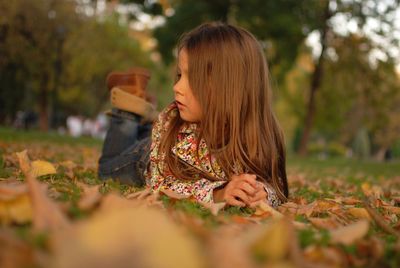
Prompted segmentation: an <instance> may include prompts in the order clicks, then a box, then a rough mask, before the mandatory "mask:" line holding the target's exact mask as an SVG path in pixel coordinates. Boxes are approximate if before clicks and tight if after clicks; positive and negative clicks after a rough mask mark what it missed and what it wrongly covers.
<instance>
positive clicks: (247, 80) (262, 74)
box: [160, 22, 288, 201]
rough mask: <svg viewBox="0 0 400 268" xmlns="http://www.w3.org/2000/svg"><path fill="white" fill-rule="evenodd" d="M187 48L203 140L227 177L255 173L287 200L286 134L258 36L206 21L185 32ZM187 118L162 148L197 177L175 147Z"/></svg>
mask: <svg viewBox="0 0 400 268" xmlns="http://www.w3.org/2000/svg"><path fill="white" fill-rule="evenodd" d="M182 49H185V50H186V51H187V53H188V60H189V63H188V65H189V73H188V77H189V83H190V87H191V89H192V91H193V95H194V96H195V98H196V99H197V100H198V102H199V104H200V107H201V108H202V119H201V121H200V123H199V126H200V128H199V129H200V130H199V133H198V137H199V138H198V142H199V141H200V139H202V138H204V140H205V142H206V144H207V148H208V149H209V151H210V153H211V154H212V155H213V156H215V157H216V159H217V162H218V164H219V165H220V166H221V168H222V169H223V171H224V172H225V174H226V176H227V177H228V178H231V176H232V175H234V174H235V173H237V172H239V173H251V174H255V175H257V177H258V179H259V180H263V181H266V182H268V183H270V184H272V185H273V186H274V188H275V189H276V191H277V194H278V196H279V198H280V199H281V200H283V201H285V200H286V198H287V197H288V185H287V178H286V167H285V165H286V164H285V163H286V160H285V146H284V138H283V134H282V131H281V129H280V127H279V125H278V123H277V120H276V118H275V115H274V113H273V111H272V105H271V99H272V96H271V95H272V94H271V89H270V85H269V78H268V66H267V62H266V60H265V57H264V54H263V51H262V48H261V46H260V44H259V42H258V41H257V39H256V38H255V37H254V36H253V35H252V34H251V33H249V32H248V31H246V30H244V29H242V28H240V27H236V26H232V25H229V24H223V23H219V22H213V23H205V24H202V25H200V26H198V27H197V28H195V29H194V30H192V31H190V32H188V33H186V34H184V35H183V36H182V38H181V40H180V42H179V44H178V51H181V50H182ZM184 123H185V122H184V121H183V120H182V119H181V118H180V117H179V115H178V116H176V117H174V118H173V119H172V122H171V123H170V125H169V126H170V127H169V129H168V130H166V132H165V135H163V138H162V140H161V145H160V152H161V153H164V154H165V161H166V164H167V166H168V168H169V170H170V171H171V172H172V173H173V174H174V175H175V176H176V177H178V178H181V179H194V178H196V177H198V176H194V174H196V171H195V170H193V168H192V167H190V166H186V165H184V164H182V163H181V162H179V160H178V158H177V156H175V155H174V154H172V153H171V148H172V147H173V146H174V144H175V142H176V138H177V135H178V132H179V129H180V128H181V126H182V125H183V124H184ZM197 145H198V144H197ZM197 148H199V146H197ZM238 164H239V165H238ZM238 166H240V167H241V170H239V171H238ZM197 172H198V171H197ZM204 176H206V177H207V175H206V174H205V175H204ZM209 179H213V178H209ZM214 179H215V178H214Z"/></svg>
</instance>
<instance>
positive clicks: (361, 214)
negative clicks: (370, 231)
mask: <svg viewBox="0 0 400 268" xmlns="http://www.w3.org/2000/svg"><path fill="white" fill-rule="evenodd" d="M347 212H348V213H349V214H350V215H352V216H353V217H355V218H357V219H367V220H369V221H370V220H371V216H370V215H369V213H368V211H367V210H366V209H365V208H349V209H347Z"/></svg>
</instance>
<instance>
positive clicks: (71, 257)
mask: <svg viewBox="0 0 400 268" xmlns="http://www.w3.org/2000/svg"><path fill="white" fill-rule="evenodd" d="M53 256H54V260H53V263H52V264H51V265H50V266H49V267H56V268H63V267H68V268H69V267H99V268H102V267H122V268H124V267H160V268H164V267H165V268H170V267H171V268H173V267H187V268H201V267H205V262H204V256H203V255H202V254H201V252H200V251H199V250H198V244H197V242H196V241H195V240H194V239H193V238H192V237H191V236H189V234H188V232H187V231H186V230H185V229H183V228H182V227H181V226H178V225H177V224H175V223H174V222H173V221H172V220H170V219H169V218H168V217H167V215H166V214H164V213H162V212H161V211H158V210H156V209H152V208H148V207H144V206H138V207H134V208H132V207H126V208H120V207H118V208H117V207H115V208H114V209H112V210H103V211H98V212H97V213H96V214H95V215H94V216H93V217H91V218H90V219H88V220H86V221H84V222H81V223H80V224H78V225H76V226H75V227H74V228H73V229H71V230H70V231H68V232H66V233H64V234H62V235H61V236H59V237H58V238H57V240H56V241H55V247H54V254H53Z"/></svg>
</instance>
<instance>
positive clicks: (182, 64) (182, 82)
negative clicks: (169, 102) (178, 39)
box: [174, 48, 202, 122]
mask: <svg viewBox="0 0 400 268" xmlns="http://www.w3.org/2000/svg"><path fill="white" fill-rule="evenodd" d="M188 73H189V61H188V54H187V52H186V49H184V48H183V49H181V51H180V52H179V55H178V74H177V75H178V77H177V81H176V82H175V85H174V93H175V102H176V104H177V106H178V109H179V114H180V116H181V118H182V119H183V120H185V121H187V122H199V121H200V119H201V114H202V111H201V108H200V104H199V102H198V101H197V100H196V99H195V97H194V96H193V92H192V89H191V88H190V85H189V76H188Z"/></svg>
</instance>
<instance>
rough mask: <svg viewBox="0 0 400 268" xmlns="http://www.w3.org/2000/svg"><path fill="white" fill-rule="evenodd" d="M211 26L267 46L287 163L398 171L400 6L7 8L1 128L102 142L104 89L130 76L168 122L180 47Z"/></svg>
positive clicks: (27, 2)
mask: <svg viewBox="0 0 400 268" xmlns="http://www.w3.org/2000/svg"><path fill="white" fill-rule="evenodd" d="M213 20H219V21H225V22H229V23H232V24H235V25H239V26H242V27H244V28H246V29H248V30H249V31H251V32H252V33H253V34H255V35H256V37H257V38H258V39H259V40H260V42H261V44H262V47H263V48H264V51H265V55H266V57H267V59H268V63H269V67H270V73H271V77H272V79H271V81H272V87H273V92H274V109H275V111H276V113H277V116H278V118H279V121H280V122H281V125H282V127H283V129H284V132H285V136H286V143H287V147H288V150H289V151H290V152H291V153H293V154H298V155H311V156H316V157H318V158H320V159H326V158H332V157H345V158H355V159H373V160H374V161H393V160H395V161H396V159H397V160H398V159H400V49H399V47H400V44H399V40H400V7H399V1H398V0H379V1H378V0H303V1H298V0H274V1H272V0H246V1H244V0H213V1H212V0H203V1H201V0H199V1H196V0H182V1H180V0H160V1H157V0H153V1H151V0H147V1H132V0H120V1H117V0H34V1H32V0H13V1H1V2H0V125H1V126H0V128H1V129H3V130H9V129H13V131H14V129H18V131H44V132H54V133H58V134H60V135H72V136H76V137H78V136H81V135H87V136H92V137H95V138H98V139H102V138H103V137H104V133H105V130H106V128H107V117H106V116H105V115H104V112H105V111H106V110H107V109H109V108H110V106H109V105H110V104H109V92H108V90H107V89H106V86H105V78H106V76H107V74H108V73H109V72H110V71H113V70H120V71H123V70H127V69H129V68H130V67H133V66H143V67H146V68H148V69H149V70H151V72H152V78H151V82H150V85H149V91H151V93H152V94H153V95H155V96H156V97H157V100H158V108H159V110H161V109H162V108H163V107H165V106H166V105H167V104H168V103H169V102H170V101H172V99H173V93H172V81H173V77H174V66H175V65H174V64H175V54H174V46H175V45H176V43H177V41H178V39H179V36H180V35H181V34H182V33H183V32H185V31H188V30H190V29H192V28H194V27H195V26H197V25H199V24H200V23H202V22H206V21H213ZM7 133H13V132H7Z"/></svg>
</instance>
